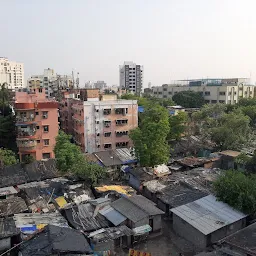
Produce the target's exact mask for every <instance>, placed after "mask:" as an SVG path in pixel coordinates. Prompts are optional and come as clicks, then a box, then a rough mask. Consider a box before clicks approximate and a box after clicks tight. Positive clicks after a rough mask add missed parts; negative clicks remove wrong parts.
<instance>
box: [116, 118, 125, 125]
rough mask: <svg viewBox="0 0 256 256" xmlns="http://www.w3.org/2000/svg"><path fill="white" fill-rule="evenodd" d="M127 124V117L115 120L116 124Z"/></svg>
mask: <svg viewBox="0 0 256 256" xmlns="http://www.w3.org/2000/svg"><path fill="white" fill-rule="evenodd" d="M127 124H128V119H123V120H120V119H119V120H116V126H124V125H127Z"/></svg>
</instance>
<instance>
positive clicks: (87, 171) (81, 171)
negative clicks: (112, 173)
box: [54, 131, 105, 183]
mask: <svg viewBox="0 0 256 256" xmlns="http://www.w3.org/2000/svg"><path fill="white" fill-rule="evenodd" d="M70 140H71V136H70V135H67V134H65V133H64V132H63V131H60V133H59V135H58V136H57V138H56V145H55V148H54V154H55V158H56V161H57V167H58V169H59V170H60V171H61V172H64V173H66V172H70V173H74V174H77V175H79V176H80V177H82V178H84V179H89V180H90V181H91V182H93V183H96V182H97V181H98V180H99V179H100V178H102V177H104V175H105V170H104V168H102V167H101V166H99V165H97V164H94V163H89V162H88V161H87V160H86V158H85V156H84V155H83V153H82V152H81V150H80V148H79V147H78V146H77V145H75V144H72V143H71V142H70Z"/></svg>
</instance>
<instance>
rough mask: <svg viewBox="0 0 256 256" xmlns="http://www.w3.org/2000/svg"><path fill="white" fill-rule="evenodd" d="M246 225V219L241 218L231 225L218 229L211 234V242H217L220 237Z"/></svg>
mask: <svg viewBox="0 0 256 256" xmlns="http://www.w3.org/2000/svg"><path fill="white" fill-rule="evenodd" d="M245 226H246V219H245V218H244V219H242V220H239V221H237V222H235V223H233V224H231V225H229V226H226V227H223V228H221V229H219V230H216V231H215V232H214V233H212V234H211V235H210V237H211V243H215V242H217V241H219V240H220V239H222V238H224V237H226V236H229V235H231V234H233V233H235V232H237V231H238V230H240V229H242V228H244V227H245Z"/></svg>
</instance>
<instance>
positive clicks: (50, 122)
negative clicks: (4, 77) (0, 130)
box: [14, 88, 59, 161]
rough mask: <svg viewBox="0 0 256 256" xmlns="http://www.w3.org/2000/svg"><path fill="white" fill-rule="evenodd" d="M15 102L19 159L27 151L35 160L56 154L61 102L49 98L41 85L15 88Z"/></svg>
mask: <svg viewBox="0 0 256 256" xmlns="http://www.w3.org/2000/svg"><path fill="white" fill-rule="evenodd" d="M14 106H15V113H16V126H17V139H16V142H17V146H18V149H19V156H20V160H21V161H22V160H23V159H24V157H25V156H28V155H30V156H33V157H34V158H35V159H36V160H41V159H48V158H54V153H53V149H54V146H55V138H56V136H57V135H58V130H59V124H58V102H56V101H55V100H50V99H47V98H46V95H45V91H44V89H43V88H39V89H34V91H32V92H16V94H15V105H14Z"/></svg>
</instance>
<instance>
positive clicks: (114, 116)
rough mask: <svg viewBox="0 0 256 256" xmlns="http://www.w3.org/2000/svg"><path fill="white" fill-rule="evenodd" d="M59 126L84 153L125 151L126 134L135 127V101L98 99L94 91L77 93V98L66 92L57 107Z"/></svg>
mask: <svg viewBox="0 0 256 256" xmlns="http://www.w3.org/2000/svg"><path fill="white" fill-rule="evenodd" d="M78 96H79V97H78ZM60 124H61V129H63V130H64V131H66V132H67V133H69V134H72V135H73V139H74V141H75V143H76V144H77V145H79V146H80V147H81V149H82V150H83V151H84V152H86V153H93V152H99V151H104V150H111V149H117V148H129V147H131V146H132V141H131V139H130V137H129V135H128V133H129V131H130V130H132V129H135V128H136V127H137V126H138V105H137V101H136V100H118V99H117V95H115V94H107V95H100V94H99V90H98V89H82V90H81V89H80V95H78V94H77V96H76V95H75V94H73V93H71V92H67V93H66V95H65V98H64V99H63V101H62V102H61V103H60Z"/></svg>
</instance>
